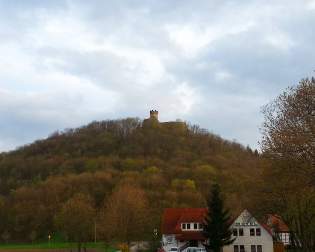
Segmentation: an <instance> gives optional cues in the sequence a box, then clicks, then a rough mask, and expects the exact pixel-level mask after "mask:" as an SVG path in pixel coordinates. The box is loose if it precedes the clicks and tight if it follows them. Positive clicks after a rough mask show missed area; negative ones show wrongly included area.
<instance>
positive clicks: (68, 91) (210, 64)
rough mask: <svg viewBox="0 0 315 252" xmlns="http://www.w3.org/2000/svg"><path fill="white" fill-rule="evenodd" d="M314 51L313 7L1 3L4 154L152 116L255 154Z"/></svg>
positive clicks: (306, 3)
mask: <svg viewBox="0 0 315 252" xmlns="http://www.w3.org/2000/svg"><path fill="white" fill-rule="evenodd" d="M314 45H315V0H295V1H293V0H283V1H282V0H278V1H276V0H273V1H268V0H263V1H258V0H255V1H253V0H238V1H222V0H212V1H211V0H208V1H199V0H193V1H192V0H187V1H186V0H174V1H169V0H150V1H148V0H147V1H143V0H142V1H140V0H130V1H118V0H117V1H109V0H108V1H105V0H93V1H92V0H90V1H86V0H81V1H79V0H69V1H66V0H60V1H56V0H54V1H48V0H45V1H42V0H25V1H24V0H7V1H6V0H0V151H7V150H11V149H15V148H16V147H18V146H20V145H23V144H27V143H30V142H32V141H33V140H35V139H38V138H44V137H47V136H48V135H49V134H50V133H52V132H53V131H55V130H58V129H59V130H62V129H64V128H69V127H77V126H81V125H83V124H87V123H89V122H90V121H92V120H102V119H116V118H123V117H127V116H128V117H140V118H145V117H147V116H148V111H149V110H150V109H151V108H152V109H157V110H159V111H160V119H161V121H166V120H176V119H177V118H180V119H182V120H185V121H189V122H191V123H194V124H199V125H200V126H201V127H203V128H207V129H209V130H210V131H211V132H214V133H217V134H219V135H221V136H222V137H224V138H227V139H231V140H232V139H235V140H237V141H238V142H240V143H242V144H244V145H247V144H249V145H250V146H251V147H253V148H256V147H257V142H258V141H259V139H260V134H259V127H260V125H261V122H262V115H261V113H260V109H261V106H262V105H264V104H266V103H267V102H269V101H270V100H271V99H273V98H275V97H276V96H277V95H278V94H279V93H280V92H282V91H283V90H284V89H285V88H286V87H287V86H291V85H294V84H297V83H298V81H299V80H300V79H301V78H304V77H310V76H311V75H312V74H314V72H313V70H314V69H315V50H314V49H315V47H314Z"/></svg>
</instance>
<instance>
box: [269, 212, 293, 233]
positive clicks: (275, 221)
mask: <svg viewBox="0 0 315 252" xmlns="http://www.w3.org/2000/svg"><path fill="white" fill-rule="evenodd" d="M267 224H268V226H269V227H270V228H273V229H274V231H275V232H280V233H286V232H290V229H289V227H288V226H287V224H285V222H284V221H283V220H282V218H281V216H279V215H277V214H268V216H267Z"/></svg>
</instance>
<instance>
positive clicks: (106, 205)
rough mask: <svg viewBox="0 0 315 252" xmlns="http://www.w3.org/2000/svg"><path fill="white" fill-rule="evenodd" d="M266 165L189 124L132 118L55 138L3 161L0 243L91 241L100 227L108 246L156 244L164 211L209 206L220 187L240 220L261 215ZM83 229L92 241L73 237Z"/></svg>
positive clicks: (248, 151)
mask: <svg viewBox="0 0 315 252" xmlns="http://www.w3.org/2000/svg"><path fill="white" fill-rule="evenodd" d="M264 166H265V162H264V161H263V160H262V158H261V157H260V156H259V154H258V153H257V151H256V152H255V151H252V150H251V149H250V148H248V147H247V148H246V147H244V146H242V145H240V144H238V143H235V142H230V141H226V140H224V139H222V138H221V137H219V136H217V135H214V134H211V133H209V132H207V131H206V130H204V129H201V128H199V127H198V126H193V125H188V124H186V123H179V122H174V123H168V124H160V123H158V122H157V121H154V120H145V121H141V120H139V119H136V118H128V119H122V120H110V121H102V122H93V123H91V124H89V125H87V126H84V127H81V128H78V129H69V130H65V131H63V132H56V133H54V134H52V135H51V136H50V137H48V138H47V139H45V140H40V141H36V142H35V143H33V144H31V145H28V146H24V147H21V148H19V149H18V150H16V151H13V152H9V153H2V154H1V156H0V193H1V197H0V219H1V222H0V239H1V240H2V241H3V242H7V241H35V240H40V239H47V236H48V234H57V233H58V234H61V235H63V237H64V238H65V239H70V240H78V239H80V240H82V241H84V240H92V239H93V236H94V235H95V229H96V230H97V235H98V238H101V239H110V240H115V239H117V240H122V241H126V242H128V241H130V239H131V240H133V239H136V240H143V239H148V237H147V236H148V235H149V236H151V235H152V232H153V229H154V228H158V229H159V226H160V216H161V213H162V211H163V209H164V208H165V207H201V206H205V197H206V196H207V194H208V191H209V188H210V186H211V184H212V183H214V182H218V183H220V184H221V185H222V189H223V192H224V194H225V195H226V200H227V203H228V206H229V207H230V208H231V209H232V210H233V211H234V212H235V213H237V212H238V211H239V210H241V209H243V208H245V207H246V208H249V209H253V211H257V210H255V208H256V206H257V204H255V202H256V201H257V200H258V197H257V194H258V188H257V183H259V181H260V176H261V174H262V170H263V167H264ZM127 192H130V193H127ZM139 195H140V196H139ZM121 202H123V203H121ZM118 203H120V205H117V204H118ZM78 209H85V211H83V213H81V212H80V211H79V210H78ZM133 209H135V211H134V212H133V211H132V210H133ZM126 210H127V211H126ZM128 214H129V215H128ZM82 215H83V216H85V217H82ZM125 215H128V216H126V217H124V218H123V217H122V216H125ZM70 216H72V218H70ZM75 216H78V217H77V218H78V219H80V220H81V222H79V223H81V224H82V225H79V224H78V222H76V221H75V219H76V217H75ZM83 219H84V220H89V222H86V223H83V222H84V221H83ZM126 219H127V220H128V223H129V224H130V227H128V228H127V226H128V225H129V224H128V225H127V224H126V223H125V222H124V220H126ZM72 220H73V222H74V223H72V222H71V221H72ZM69 221H70V222H69ZM109 223H110V225H109ZM75 225H79V226H76V228H74V226H75ZM123 226H125V227H126V228H125V229H124V232H123V230H121V229H120V230H119V232H117V229H118V228H119V227H123ZM67 227H73V228H71V229H70V230H69V229H68V228H67ZM115 227H116V229H115ZM80 228H83V229H85V230H86V231H85V232H79V233H85V234H86V237H81V238H80V237H79V238H78V237H77V236H76V235H77V234H74V233H71V230H75V229H80ZM104 228H105V230H106V231H104ZM136 230H138V231H136Z"/></svg>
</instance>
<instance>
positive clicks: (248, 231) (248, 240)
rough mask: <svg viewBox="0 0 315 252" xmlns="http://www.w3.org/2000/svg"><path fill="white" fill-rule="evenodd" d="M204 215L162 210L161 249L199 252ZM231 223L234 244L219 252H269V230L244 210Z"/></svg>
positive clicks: (193, 211)
mask: <svg viewBox="0 0 315 252" xmlns="http://www.w3.org/2000/svg"><path fill="white" fill-rule="evenodd" d="M206 214H207V209H206V208H167V209H165V210H164V213H163V217H162V226H161V232H162V249H163V250H164V251H165V252H190V250H191V248H192V247H194V248H198V249H202V250H203V249H204V246H203V244H204V243H205V242H206V238H205V237H204V236H203V233H202V230H203V223H204V218H205V216H206ZM231 223H232V224H231V226H230V228H231V230H232V233H233V236H232V238H235V241H234V242H233V244H231V245H229V246H225V247H224V248H223V252H273V236H272V232H271V229H270V228H269V227H268V226H267V225H265V224H262V223H259V222H258V221H257V220H256V219H255V218H254V217H253V216H252V215H251V214H250V213H249V212H248V211H247V210H244V211H243V212H242V213H241V214H240V215H239V216H238V217H237V218H236V219H235V220H234V221H232V222H231ZM187 248H189V249H188V251H186V250H187ZM192 251H193V252H196V251H198V250H192ZM200 252H201V251H200Z"/></svg>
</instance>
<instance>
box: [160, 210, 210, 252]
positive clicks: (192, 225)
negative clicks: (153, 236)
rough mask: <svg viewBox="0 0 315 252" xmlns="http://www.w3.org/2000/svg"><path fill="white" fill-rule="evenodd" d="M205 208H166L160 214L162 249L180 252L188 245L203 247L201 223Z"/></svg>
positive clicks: (203, 239)
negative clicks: (161, 214)
mask: <svg viewBox="0 0 315 252" xmlns="http://www.w3.org/2000/svg"><path fill="white" fill-rule="evenodd" d="M206 212H207V209H206V208H166V209H165V210H164V213H163V216H162V226H161V231H162V249H163V250H164V251H166V252H169V251H172V252H173V251H174V252H176V251H178V252H182V251H184V250H186V249H187V248H189V247H195V248H200V249H204V246H203V243H204V242H205V238H204V236H203V235H202V223H203V220H204V217H205V214H206Z"/></svg>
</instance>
